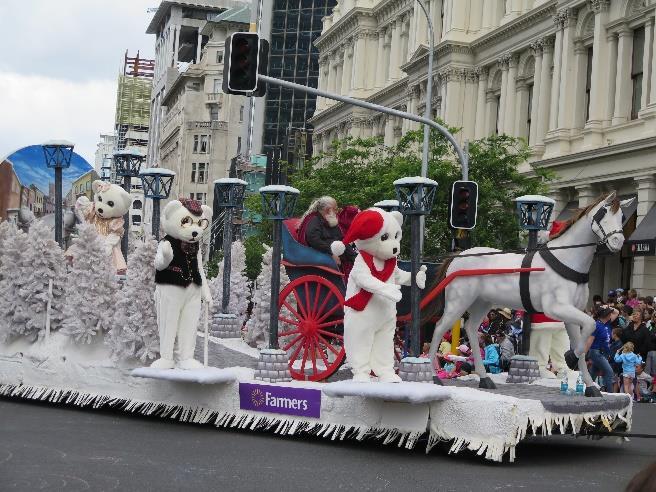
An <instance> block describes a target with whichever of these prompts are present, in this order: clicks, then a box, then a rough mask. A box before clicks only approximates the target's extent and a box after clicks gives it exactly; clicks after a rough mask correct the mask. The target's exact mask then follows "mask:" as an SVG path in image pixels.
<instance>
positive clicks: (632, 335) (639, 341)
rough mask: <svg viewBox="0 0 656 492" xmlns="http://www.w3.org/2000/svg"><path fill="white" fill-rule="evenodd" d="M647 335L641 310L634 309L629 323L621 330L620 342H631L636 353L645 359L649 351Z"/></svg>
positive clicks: (648, 337) (647, 331)
mask: <svg viewBox="0 0 656 492" xmlns="http://www.w3.org/2000/svg"><path fill="white" fill-rule="evenodd" d="M649 335H650V333H649V330H648V329H647V327H646V326H645V324H644V323H643V322H642V311H640V310H639V309H634V310H633V313H632V314H631V319H630V321H629V324H628V325H627V326H626V328H624V330H622V342H623V343H627V342H631V343H632V344H633V346H634V348H635V352H636V354H638V355H640V356H641V357H642V358H643V359H646V358H647V352H649V339H650V336H649Z"/></svg>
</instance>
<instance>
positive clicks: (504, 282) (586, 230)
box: [430, 192, 633, 396]
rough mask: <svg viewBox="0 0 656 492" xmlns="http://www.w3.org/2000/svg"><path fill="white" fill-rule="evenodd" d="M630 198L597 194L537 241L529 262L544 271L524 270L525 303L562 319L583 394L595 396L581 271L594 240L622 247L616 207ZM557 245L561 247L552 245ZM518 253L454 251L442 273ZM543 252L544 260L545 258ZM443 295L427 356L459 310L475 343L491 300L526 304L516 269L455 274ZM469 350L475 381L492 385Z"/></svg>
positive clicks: (505, 264) (515, 262)
mask: <svg viewBox="0 0 656 492" xmlns="http://www.w3.org/2000/svg"><path fill="white" fill-rule="evenodd" d="M632 200H633V199H629V200H625V201H623V202H620V201H619V200H618V199H617V196H616V194H615V192H612V193H611V194H610V195H608V196H606V197H603V196H602V197H601V198H599V199H598V200H597V201H596V202H595V203H593V204H592V205H590V206H589V207H587V208H585V209H583V210H581V211H580V212H579V213H578V214H577V215H575V216H574V217H573V218H572V219H570V220H569V221H568V223H567V224H566V225H565V227H564V229H563V230H562V231H561V232H560V234H558V235H557V236H556V237H554V238H553V239H551V240H550V241H549V242H548V243H547V244H546V245H545V246H542V248H546V249H549V250H550V251H547V252H545V253H542V252H537V253H535V254H534V256H533V260H532V264H531V265H530V266H532V267H544V271H541V272H532V273H530V274H529V277H528V290H527V291H526V290H525V295H524V300H526V295H527V293H530V303H531V304H532V306H533V308H534V309H535V310H536V311H539V312H544V313H545V314H546V315H547V316H549V317H550V318H554V319H559V320H562V321H563V322H564V323H565V326H566V328H567V334H568V336H569V339H570V346H571V348H572V349H573V354H572V352H571V351H570V352H569V353H568V354H566V355H568V357H566V359H567V360H568V365H569V366H570V367H571V368H574V367H575V366H576V362H577V360H576V359H575V358H574V357H576V358H577V359H578V369H579V371H581V374H582V375H583V380H584V382H585V384H586V386H587V389H586V396H601V392H600V391H599V389H598V388H597V387H596V386H593V382H592V378H591V377H590V373H589V372H588V369H587V367H586V363H585V341H586V340H587V339H588V337H589V336H590V335H591V334H592V333H593V331H594V330H595V321H594V320H593V319H592V318H591V317H590V316H588V315H587V314H585V313H584V312H583V309H584V308H585V307H586V305H587V302H588V296H589V291H588V283H587V274H588V272H589V271H590V265H591V263H592V259H593V257H594V254H595V250H596V247H597V244H598V243H600V244H606V245H607V246H608V249H610V251H612V252H613V253H616V252H618V251H619V250H620V249H622V245H623V244H624V234H623V233H622V209H621V207H622V206H627V205H629V204H630V203H631V201H632ZM579 244H582V245H585V244H587V246H583V247H574V248H562V247H563V246H574V245H579ZM557 247H561V248H562V249H555V248H557ZM552 248H553V249H552ZM495 251H499V250H496V249H492V248H472V249H468V250H466V251H463V252H462V253H460V254H461V255H475V254H478V253H491V252H495ZM549 253H551V254H549ZM524 256H525V255H523V254H515V253H503V254H495V255H488V256H468V257H464V258H459V257H457V256H456V257H455V258H454V259H453V260H452V261H451V263H450V265H449V266H448V268H447V270H446V274H447V275H448V274H450V273H452V272H454V271H457V270H468V269H479V268H519V267H521V266H522V260H523V258H524ZM545 257H548V258H547V260H550V261H546V260H545ZM554 258H555V260H554ZM551 265H554V266H553V267H552V266H551ZM524 266H527V265H526V264H525V265H524ZM554 267H555V269H554ZM565 277H568V278H570V279H573V280H568V279H567V278H565ZM444 295H445V308H444V313H443V315H442V317H441V319H440V321H439V322H438V323H437V325H436V326H435V332H434V333H433V340H432V343H431V349H430V357H431V360H432V359H433V358H434V357H435V353H436V351H437V347H438V345H439V342H440V340H441V339H442V336H443V335H444V333H445V332H446V331H447V330H449V329H450V328H451V326H453V323H454V322H455V321H456V320H457V319H459V318H460V317H461V316H462V314H463V313H464V312H465V311H469V319H468V320H467V323H466V324H465V330H466V332H467V336H468V337H469V340H470V341H471V342H472V343H473V344H474V345H475V344H476V341H477V340H478V327H479V326H480V324H481V323H482V321H483V319H484V318H485V315H486V314H487V313H488V312H489V311H490V309H492V308H493V307H495V306H504V307H510V308H514V309H527V306H525V305H524V303H523V302H522V296H521V294H520V275H519V274H505V275H485V276H479V277H458V278H456V279H455V280H454V281H453V282H451V283H450V284H449V285H448V286H447V287H446V289H445V294H444ZM472 353H473V355H474V365H475V370H476V373H477V374H478V375H479V376H480V378H481V382H480V384H479V386H480V387H481V388H495V385H494V383H493V382H492V380H491V379H490V378H489V376H488V375H487V373H486V371H485V367H484V365H483V361H482V359H481V355H480V352H479V351H478V350H475V349H474V350H472ZM572 366H574V367H572Z"/></svg>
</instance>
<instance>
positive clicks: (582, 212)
mask: <svg viewBox="0 0 656 492" xmlns="http://www.w3.org/2000/svg"><path fill="white" fill-rule="evenodd" d="M607 196H608V195H601V196H600V197H599V198H597V199H596V200H595V201H594V202H592V203H591V204H590V205H588V206H587V207H584V208H579V209H577V210H576V211H575V212H574V215H572V217H571V218H570V219H568V220H567V221H566V222H565V224H564V225H563V228H562V229H561V230H560V231H558V232H557V233H556V234H554V235H553V236H551V237H550V238H549V241H552V240H554V239H556V238H557V237H560V236H562V235H563V234H565V232H567V230H568V229H569V228H570V227H572V225H574V223H576V222H578V221H579V220H580V219H582V218H583V217H585V216H586V215H587V214H588V212H589V211H590V210H592V209H593V208H595V207H596V206H597V205H599V204H600V203H601V202H603V201H604V200H605V199H606V198H607ZM619 209H620V199H619V198H617V195H615V198H614V199H613V202H612V203H611V205H610V211H611V212H612V213H616V212H617V211H618V210H619Z"/></svg>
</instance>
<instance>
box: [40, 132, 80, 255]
mask: <svg viewBox="0 0 656 492" xmlns="http://www.w3.org/2000/svg"><path fill="white" fill-rule="evenodd" d="M41 147H42V148H43V155H44V157H45V159H46V166H48V167H50V168H54V169H55V241H57V243H58V244H59V247H60V248H63V247H64V235H63V231H62V169H66V168H68V166H70V165H71V157H72V156H73V147H75V145H74V144H73V143H71V142H68V141H66V140H50V141H48V142H45V143H44V144H42V145H41Z"/></svg>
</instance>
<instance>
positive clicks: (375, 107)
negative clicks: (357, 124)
mask: <svg viewBox="0 0 656 492" xmlns="http://www.w3.org/2000/svg"><path fill="white" fill-rule="evenodd" d="M257 79H258V80H259V81H262V82H266V83H267V84H271V85H278V86H280V87H286V88H288V89H294V90H297V91H300V92H306V93H307V94H313V95H315V96H319V97H325V98H327V99H332V100H334V101H340V102H343V103H345V104H350V105H352V106H358V107H360V108H365V109H369V110H371V111H376V112H378V113H384V114H389V115H391V116H396V117H398V118H403V119H405V120H410V121H416V122H417V123H421V124H423V125H428V126H430V127H431V128H434V129H435V130H437V131H438V132H440V133H441V134H442V135H443V136H444V138H446V139H447V140H448V141H449V143H450V144H451V145H452V146H453V149H454V150H455V152H456V154H457V155H458V160H459V161H460V165H461V166H462V169H463V173H465V172H466V170H468V169H469V163H468V161H467V156H466V154H465V152H464V151H463V149H462V147H460V145H459V144H458V142H456V139H455V137H454V136H453V134H452V133H451V132H450V131H449V130H447V129H446V128H445V127H443V126H442V125H440V124H439V123H436V122H434V121H432V120H429V119H428V118H422V117H421V116H417V115H415V114H411V113H406V112H405V111H398V110H396V109H392V108H388V107H386V106H381V105H379V104H374V103H370V102H367V101H362V100H360V99H353V98H352V97H348V96H340V95H338V94H333V93H332V92H326V91H322V90H321V89H314V88H312V87H307V86H304V85H301V84H295V83H293V82H288V81H286V80H281V79H277V78H275V77H269V76H268V75H262V74H258V75H257Z"/></svg>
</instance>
